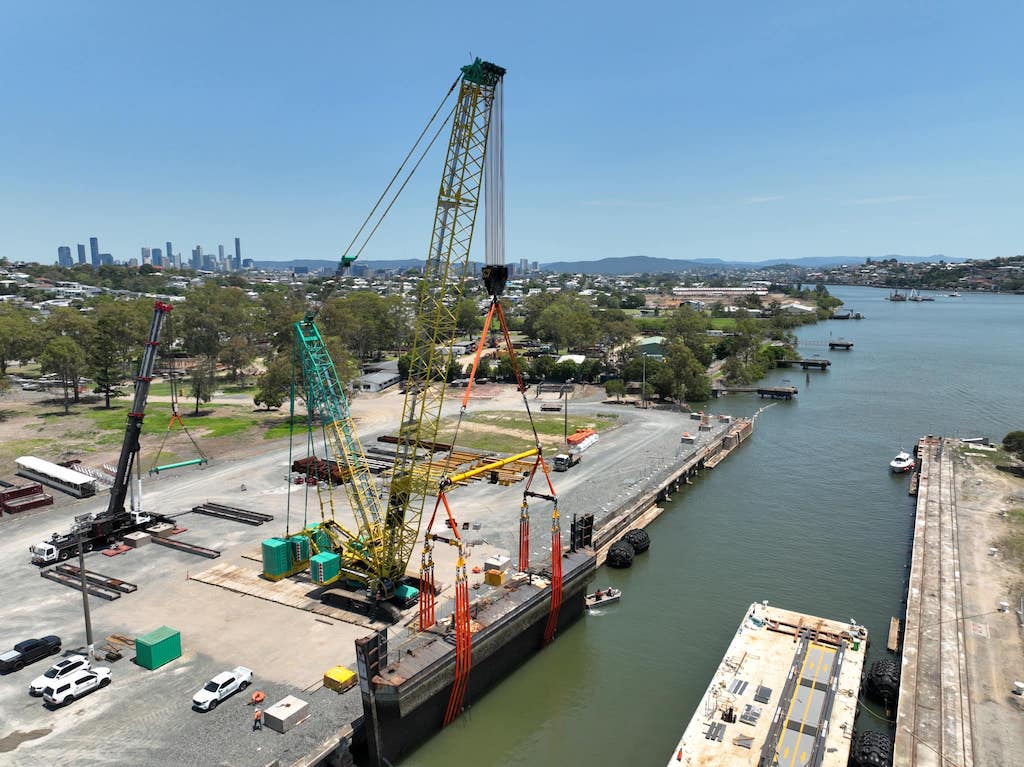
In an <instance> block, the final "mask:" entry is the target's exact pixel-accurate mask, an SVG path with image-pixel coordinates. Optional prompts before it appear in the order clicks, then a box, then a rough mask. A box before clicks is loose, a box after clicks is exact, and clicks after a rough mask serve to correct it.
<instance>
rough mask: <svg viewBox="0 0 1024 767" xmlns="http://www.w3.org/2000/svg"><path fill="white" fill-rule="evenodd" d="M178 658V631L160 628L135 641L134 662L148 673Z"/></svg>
mask: <svg viewBox="0 0 1024 767" xmlns="http://www.w3.org/2000/svg"><path fill="white" fill-rule="evenodd" d="M180 657H181V632H180V631H175V630H174V629H172V628H168V627H167V626H161V627H160V628H158V629H156V630H154V631H150V632H149V633H148V634H145V635H143V636H140V637H137V638H136V639H135V662H136V663H138V664H139V665H140V666H142V667H143V668H148V669H149V670H150V671H152V670H153V669H157V668H160V667H161V666H163V665H164V664H166V663H170V662H171V661H172V660H174V659H175V658H180Z"/></svg>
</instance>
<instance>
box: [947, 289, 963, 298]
mask: <svg viewBox="0 0 1024 767" xmlns="http://www.w3.org/2000/svg"><path fill="white" fill-rule="evenodd" d="M949 297H950V298H960V294H959V293H958V292H957V291H955V290H954V291H953V292H952V293H950V294H949Z"/></svg>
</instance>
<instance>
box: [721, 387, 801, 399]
mask: <svg viewBox="0 0 1024 767" xmlns="http://www.w3.org/2000/svg"><path fill="white" fill-rule="evenodd" d="M723 394H757V396H759V397H761V398H762V399H763V398H764V397H770V398H771V399H793V397H795V396H796V395H797V388H796V387H795V386H716V387H714V388H712V389H711V395H712V396H713V397H716V398H717V397H721V396H722V395H723Z"/></svg>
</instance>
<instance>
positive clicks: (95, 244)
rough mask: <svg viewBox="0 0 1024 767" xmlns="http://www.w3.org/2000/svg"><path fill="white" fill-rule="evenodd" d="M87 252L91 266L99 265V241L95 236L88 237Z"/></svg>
mask: <svg viewBox="0 0 1024 767" xmlns="http://www.w3.org/2000/svg"><path fill="white" fill-rule="evenodd" d="M89 254H90V255H91V258H92V268H93V269H95V268H96V267H98V266H99V265H100V241H99V240H98V239H96V238H95V237H90V238H89Z"/></svg>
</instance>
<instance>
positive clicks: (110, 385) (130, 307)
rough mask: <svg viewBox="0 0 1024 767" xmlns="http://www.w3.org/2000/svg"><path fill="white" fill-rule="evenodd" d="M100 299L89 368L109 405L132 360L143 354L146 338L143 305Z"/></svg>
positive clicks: (88, 357)
mask: <svg viewBox="0 0 1024 767" xmlns="http://www.w3.org/2000/svg"><path fill="white" fill-rule="evenodd" d="M146 303H147V302H143V301H140V302H137V303H135V304H130V303H126V302H124V301H115V300H113V299H111V298H101V299H100V300H99V301H98V302H97V303H96V307H95V308H96V313H95V317H96V322H95V332H94V334H93V336H92V339H91V343H90V344H89V345H88V346H87V347H86V358H87V362H88V365H89V369H90V370H91V371H92V375H93V378H94V379H95V381H96V389H95V391H96V392H98V393H100V394H102V395H103V397H104V403H105V406H106V407H107V408H109V407H110V398H111V396H112V395H114V394H115V393H116V392H117V389H118V387H119V386H120V385H121V384H122V383H124V381H125V379H126V378H128V376H129V375H130V367H131V363H132V360H133V359H134V358H135V356H137V355H141V354H142V346H143V343H144V342H145V339H146V320H145V314H143V311H142V310H143V309H144V308H145V307H144V306H143V305H144V304H146Z"/></svg>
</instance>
